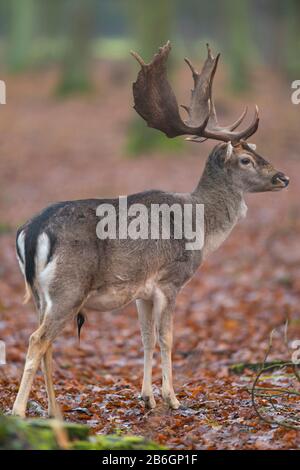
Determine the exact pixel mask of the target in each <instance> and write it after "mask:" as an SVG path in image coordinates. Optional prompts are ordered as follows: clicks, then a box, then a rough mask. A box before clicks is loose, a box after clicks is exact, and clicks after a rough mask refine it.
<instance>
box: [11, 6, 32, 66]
mask: <svg viewBox="0 0 300 470" xmlns="http://www.w3.org/2000/svg"><path fill="white" fill-rule="evenodd" d="M35 14H36V2H35V0H21V1H20V0H10V2H9V17H10V18H9V32H8V49H7V56H6V61H7V65H8V68H9V70H10V71H12V72H19V71H21V70H23V69H24V68H26V67H27V66H28V64H29V62H30V50H31V45H32V39H33V32H34V24H35V16H36V15H35Z"/></svg>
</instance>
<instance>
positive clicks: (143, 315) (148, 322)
mask: <svg viewBox="0 0 300 470" xmlns="http://www.w3.org/2000/svg"><path fill="white" fill-rule="evenodd" d="M136 305H137V309H138V314H139V320H140V326H141V334H142V341H143V345H144V378H143V386H142V399H143V400H144V402H145V406H146V407H147V408H150V409H151V408H155V406H156V403H155V399H154V396H153V391H152V361H153V352H154V348H155V343H156V337H155V325H154V314H153V304H152V302H151V301H149V300H142V299H139V300H137V301H136Z"/></svg>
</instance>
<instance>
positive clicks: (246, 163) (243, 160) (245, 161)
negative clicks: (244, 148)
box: [241, 157, 251, 165]
mask: <svg viewBox="0 0 300 470" xmlns="http://www.w3.org/2000/svg"><path fill="white" fill-rule="evenodd" d="M249 163H251V160H250V158H247V157H244V158H241V164H242V165H249Z"/></svg>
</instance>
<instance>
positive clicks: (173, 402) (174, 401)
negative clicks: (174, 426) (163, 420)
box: [163, 396, 181, 410]
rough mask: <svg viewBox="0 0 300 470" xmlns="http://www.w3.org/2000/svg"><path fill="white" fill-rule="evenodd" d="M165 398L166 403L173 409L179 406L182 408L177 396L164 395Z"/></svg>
mask: <svg viewBox="0 0 300 470" xmlns="http://www.w3.org/2000/svg"><path fill="white" fill-rule="evenodd" d="M163 399H164V401H165V403H166V404H167V405H168V407H169V408H171V410H178V409H179V408H181V404H180V402H179V401H178V400H177V398H176V397H175V396H174V397H170V396H166V397H163Z"/></svg>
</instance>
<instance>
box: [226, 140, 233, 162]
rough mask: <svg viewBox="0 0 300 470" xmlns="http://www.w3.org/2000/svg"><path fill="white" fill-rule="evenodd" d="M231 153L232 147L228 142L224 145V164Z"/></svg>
mask: <svg viewBox="0 0 300 470" xmlns="http://www.w3.org/2000/svg"><path fill="white" fill-rule="evenodd" d="M232 151H233V147H232V144H231V142H228V144H226V150H225V152H226V153H225V162H226V161H227V160H229V158H230V157H231V155H232Z"/></svg>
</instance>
